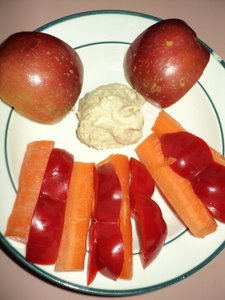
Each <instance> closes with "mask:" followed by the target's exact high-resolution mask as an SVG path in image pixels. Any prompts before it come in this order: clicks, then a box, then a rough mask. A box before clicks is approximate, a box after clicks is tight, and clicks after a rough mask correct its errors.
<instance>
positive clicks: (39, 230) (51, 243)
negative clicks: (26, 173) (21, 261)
mask: <svg viewBox="0 0 225 300" xmlns="http://www.w3.org/2000/svg"><path fill="white" fill-rule="evenodd" d="M73 161H74V158H73V155H72V154H70V153H68V152H67V151H65V150H62V149H57V148H54V149H53V150H52V151H51V154H50V157H49V160H48V164H47V167H46V170H45V174H44V178H43V181H42V185H41V190H40V193H39V197H38V200H37V204H36V207H35V210H34V214H33V218H32V222H31V226H30V231H29V236H28V242H27V248H26V259H27V261H29V262H31V263H35V264H54V263H55V261H56V258H57V254H58V248H59V244H60V240H61V235H62V230H63V223H64V214H65V206H66V199H67V194H68V189H69V183H70V177H71V173H72V168H73Z"/></svg>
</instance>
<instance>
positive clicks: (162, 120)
mask: <svg viewBox="0 0 225 300" xmlns="http://www.w3.org/2000/svg"><path fill="white" fill-rule="evenodd" d="M152 131H153V132H154V133H155V134H156V135H157V136H161V135H162V134H164V133H173V132H177V131H184V128H183V127H182V126H181V125H180V124H179V123H178V122H177V121H176V120H175V119H173V118H172V117H171V116H170V115H169V114H168V113H167V112H165V111H164V110H161V111H160V113H159V114H158V117H157V118H156V120H155V123H154V125H153V127H152Z"/></svg>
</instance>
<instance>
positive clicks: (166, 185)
mask: <svg viewBox="0 0 225 300" xmlns="http://www.w3.org/2000/svg"><path fill="white" fill-rule="evenodd" d="M136 152H137V155H138V156H139V158H140V160H141V161H142V162H143V163H144V164H145V166H146V167H147V169H148V171H149V172H150V174H151V175H152V177H153V179H154V180H155V182H156V184H157V186H158V187H159V188H160V190H161V191H162V193H163V194H164V196H165V198H166V199H167V200H168V202H169V203H170V204H171V206H172V207H173V208H174V210H175V211H176V213H177V214H178V216H179V217H180V218H181V220H182V221H183V222H184V224H185V225H186V226H187V227H188V228H189V230H190V232H191V233H192V234H193V235H194V236H197V237H204V236H206V235H207V234H209V233H211V232H214V231H215V230H216V227H217V224H216V222H215V220H214V218H213V217H212V215H211V213H210V212H209V210H208V209H207V208H206V207H205V205H204V204H203V203H202V201H201V200H200V199H199V198H198V197H197V196H196V194H195V193H194V191H193V189H192V186H191V183H190V182H189V181H188V180H187V179H185V178H183V177H181V176H179V175H178V174H176V173H175V172H174V171H173V170H172V169H171V168H170V166H168V165H167V162H166V161H165V160H164V156H163V152H162V149H161V142H160V139H159V138H158V137H157V135H156V134H154V133H153V134H151V135H149V136H148V137H147V138H146V139H145V140H144V141H143V142H142V143H141V144H140V145H139V146H138V147H137V148H136Z"/></svg>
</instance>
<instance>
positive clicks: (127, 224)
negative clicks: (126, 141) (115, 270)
mask: <svg viewBox="0 0 225 300" xmlns="http://www.w3.org/2000/svg"><path fill="white" fill-rule="evenodd" d="M106 162H111V163H112V165H113V166H114V168H115V171H116V174H117V176H118V178H119V181H120V184H121V189H122V204H121V210H120V220H119V226H120V231H121V234H122V237H123V243H124V263H123V268H122V271H121V274H120V278H121V279H131V278H132V275H133V256H132V227H131V218H130V216H131V211H130V202H129V174H130V169H129V159H128V157H127V156H126V155H122V154H115V155H111V156H109V157H108V158H107V159H106V160H104V161H103V162H101V163H100V164H102V163H106Z"/></svg>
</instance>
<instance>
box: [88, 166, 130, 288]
mask: <svg viewBox="0 0 225 300" xmlns="http://www.w3.org/2000/svg"><path fill="white" fill-rule="evenodd" d="M95 191H96V193H95V194H96V195H95V208H94V213H93V220H92V225H91V234H90V253H89V259H88V276H87V284H88V285H90V284H91V282H92V281H93V280H94V278H95V276H96V274H97V272H100V273H101V274H103V275H104V276H107V277H109V278H111V279H113V280H116V279H118V277H119V275H120V273H121V270H122V267H123V260H124V247H123V238H122V235H121V232H120V228H119V226H118V220H119V214H120V207H121V201H122V191H121V186H120V182H119V179H118V177H117V175H116V172H115V170H114V168H113V165H112V164H111V163H105V164H103V165H100V166H98V167H97V168H96V184H95Z"/></svg>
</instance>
